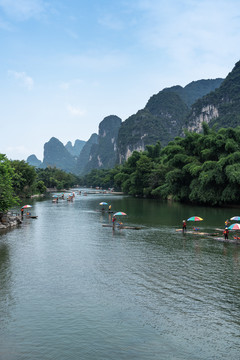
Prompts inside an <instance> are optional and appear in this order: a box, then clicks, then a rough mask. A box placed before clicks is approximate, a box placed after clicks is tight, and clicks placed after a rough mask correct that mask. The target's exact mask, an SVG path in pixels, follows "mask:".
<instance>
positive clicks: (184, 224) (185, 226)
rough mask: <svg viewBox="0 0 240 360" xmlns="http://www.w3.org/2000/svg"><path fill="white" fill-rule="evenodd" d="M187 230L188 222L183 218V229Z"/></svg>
mask: <svg viewBox="0 0 240 360" xmlns="http://www.w3.org/2000/svg"><path fill="white" fill-rule="evenodd" d="M186 230H187V223H186V220H183V224H182V231H183V232H185V231H186Z"/></svg>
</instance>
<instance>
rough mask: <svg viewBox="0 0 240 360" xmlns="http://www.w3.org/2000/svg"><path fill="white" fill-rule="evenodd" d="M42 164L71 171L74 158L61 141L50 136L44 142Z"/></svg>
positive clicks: (74, 161)
mask: <svg viewBox="0 0 240 360" xmlns="http://www.w3.org/2000/svg"><path fill="white" fill-rule="evenodd" d="M43 165H44V167H47V166H52V167H53V166H55V167H57V168H59V169H62V170H65V171H67V172H73V171H74V170H75V166H76V160H75V159H74V157H73V156H72V155H71V154H70V153H69V152H68V151H67V149H66V148H65V146H64V145H63V143H62V142H61V141H59V140H58V139H56V138H54V137H52V138H51V139H50V140H49V141H48V142H47V143H45V144H44V157H43Z"/></svg>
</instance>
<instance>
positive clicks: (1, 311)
mask: <svg viewBox="0 0 240 360" xmlns="http://www.w3.org/2000/svg"><path fill="white" fill-rule="evenodd" d="M11 276H12V274H11V267H10V256H9V246H8V245H7V244H5V243H1V242H0V329H1V328H2V327H4V324H6V322H7V321H8V317H9V314H10V308H11V303H12V300H13V299H12V294H11Z"/></svg>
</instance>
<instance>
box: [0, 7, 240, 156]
mask: <svg viewBox="0 0 240 360" xmlns="http://www.w3.org/2000/svg"><path fill="white" fill-rule="evenodd" d="M0 44H1V55H0V76H1V81H0V121H1V126H0V153H4V154H6V155H7V157H8V158H10V159H26V158H27V156H29V155H31V154H36V155H37V157H38V158H39V159H41V160H42V158H43V146H44V143H45V142H47V141H48V140H49V139H50V138H51V137H52V136H54V137H57V138H58V139H59V140H60V141H62V142H63V143H64V144H66V143H67V141H69V140H70V141H72V142H74V141H75V140H76V139H81V140H88V139H89V137H90V136H91V134H92V133H94V132H98V125H99V123H100V122H101V121H102V120H103V118H104V117H106V116H108V115H112V114H113V115H117V116H119V117H120V118H121V119H122V120H123V121H124V120H126V119H127V118H128V117H129V116H130V115H132V114H134V113H136V112H137V111H138V110H139V109H142V108H143V107H144V106H145V105H146V103H147V101H148V99H149V98H150V96H152V95H153V94H156V93H158V92H159V91H160V90H162V89H163V88H165V87H169V86H173V85H181V86H185V85H186V84H188V83H189V82H191V81H193V80H199V79H214V78H217V77H222V78H225V77H226V76H227V74H228V73H229V72H230V71H231V70H232V68H233V67H234V64H235V63H236V62H237V61H238V60H240V54H239V44H240V1H239V0H128V1H127V0H0Z"/></svg>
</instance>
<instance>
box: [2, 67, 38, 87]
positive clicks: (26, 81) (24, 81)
mask: <svg viewBox="0 0 240 360" xmlns="http://www.w3.org/2000/svg"><path fill="white" fill-rule="evenodd" d="M8 74H9V75H11V76H13V77H14V78H15V79H16V80H17V81H19V82H20V84H21V85H23V86H24V87H25V88H27V89H28V90H32V88H33V84H34V82H33V79H32V78H31V77H30V76H28V75H27V74H26V73H25V72H17V71H10V70H9V71H8Z"/></svg>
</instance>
